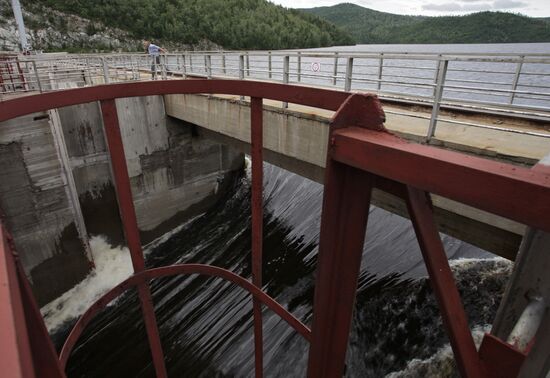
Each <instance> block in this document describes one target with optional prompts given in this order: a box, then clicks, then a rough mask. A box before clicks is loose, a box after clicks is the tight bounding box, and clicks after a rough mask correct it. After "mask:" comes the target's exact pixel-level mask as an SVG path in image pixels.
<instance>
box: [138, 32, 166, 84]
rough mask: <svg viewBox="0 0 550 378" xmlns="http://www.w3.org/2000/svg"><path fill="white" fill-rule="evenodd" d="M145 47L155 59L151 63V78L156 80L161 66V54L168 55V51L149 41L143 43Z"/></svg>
mask: <svg viewBox="0 0 550 378" xmlns="http://www.w3.org/2000/svg"><path fill="white" fill-rule="evenodd" d="M143 46H144V47H145V48H146V49H147V52H148V53H149V56H150V57H152V58H153V61H152V63H151V78H152V79H153V80H156V76H157V67H158V66H160V53H161V52H163V53H166V50H165V49H163V48H162V47H160V46H157V45H155V44H153V43H151V42H149V41H143Z"/></svg>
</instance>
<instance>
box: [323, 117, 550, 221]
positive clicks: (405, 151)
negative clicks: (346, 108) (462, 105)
mask: <svg viewBox="0 0 550 378" xmlns="http://www.w3.org/2000/svg"><path fill="white" fill-rule="evenodd" d="M332 154H333V155H332V156H333V158H334V159H335V160H336V161H339V162H342V163H344V164H347V165H350V166H353V167H356V168H359V169H361V170H364V171H367V172H372V173H374V174H376V175H380V176H383V177H386V178H388V179H391V180H394V181H397V182H401V183H404V184H407V185H410V186H413V187H415V188H418V189H420V190H423V191H426V192H430V193H435V194H438V195H441V196H443V197H447V198H450V199H452V200H455V201H459V202H462V203H464V204H467V205H470V206H473V207H476V208H478V209H481V210H485V211H488V212H491V213H494V214H497V215H501V216H503V217H506V218H509V219H513V220H515V221H518V222H520V223H524V224H528V225H531V226H534V227H537V228H540V229H542V230H544V231H547V232H550V217H549V216H548V214H550V174H548V172H542V171H537V170H531V169H527V168H522V167H517V166H513V165H510V164H503V163H498V162H495V161H492V160H487V159H481V158H478V157H474V156H469V155H464V154H460V153H457V152H452V151H446V150H442V149H439V148H435V147H430V146H425V145H419V144H413V143H408V142H406V141H404V140H402V139H401V138H399V137H396V136H394V135H391V134H389V133H382V132H376V131H371V130H366V129H362V128H358V127H348V128H345V129H339V130H336V131H335V132H334V134H333V150H332Z"/></svg>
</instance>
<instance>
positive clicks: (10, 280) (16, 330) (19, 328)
mask: <svg viewBox="0 0 550 378" xmlns="http://www.w3.org/2000/svg"><path fill="white" fill-rule="evenodd" d="M0 304H1V305H0V349H1V351H2V352H1V353H0V369H1V371H2V374H7V377H10V378H11V377H13V378H16V377H17V378H19V377H24V378H31V377H35V376H36V375H35V372H34V369H33V364H32V354H31V347H30V340H29V334H28V331H27V327H26V324H25V320H24V319H25V313H24V311H23V303H22V300H21V290H20V287H19V283H18V277H17V271H16V269H15V264H14V262H13V255H12V250H11V248H10V246H9V244H8V240H7V234H6V231H5V230H4V227H3V225H2V223H1V222H0Z"/></svg>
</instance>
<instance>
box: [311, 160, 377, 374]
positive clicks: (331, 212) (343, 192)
mask: <svg viewBox="0 0 550 378" xmlns="http://www.w3.org/2000/svg"><path fill="white" fill-rule="evenodd" d="M325 172H326V173H325V175H326V176H325V190H324V195H323V213H322V214H323V215H322V218H321V234H320V235H321V236H320V241H319V254H318V257H317V277H316V280H315V298H314V305H313V325H312V328H311V331H312V335H311V345H310V348H309V361H308V377H341V376H342V375H343V374H344V366H345V357H346V350H347V346H348V338H349V331H350V326H351V320H352V314H353V308H354V304H355V292H356V290H357V280H358V277H359V268H360V265H361V255H362V252H363V243H364V239H365V230H366V227H367V220H368V215H369V205H370V197H371V190H372V185H373V177H372V175H369V174H367V173H365V172H362V171H360V170H358V169H356V168H353V167H350V166H345V165H343V164H341V163H338V162H334V161H332V160H330V159H329V160H328V162H327V168H326V171H325Z"/></svg>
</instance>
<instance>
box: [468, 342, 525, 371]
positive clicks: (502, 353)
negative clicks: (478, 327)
mask: <svg viewBox="0 0 550 378" xmlns="http://www.w3.org/2000/svg"><path fill="white" fill-rule="evenodd" d="M479 357H480V359H481V363H482V364H483V366H484V368H485V372H486V376H487V377H489V378H515V377H517V376H518V374H519V371H520V369H521V365H522V364H523V361H525V358H526V357H527V355H526V354H525V353H523V352H521V351H519V350H517V349H515V348H514V347H513V346H511V345H510V344H508V343H505V342H504V341H502V340H500V339H499V338H497V337H495V336H493V335H491V334H486V335H485V336H484V337H483V341H482V342H481V345H480V347H479Z"/></svg>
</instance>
